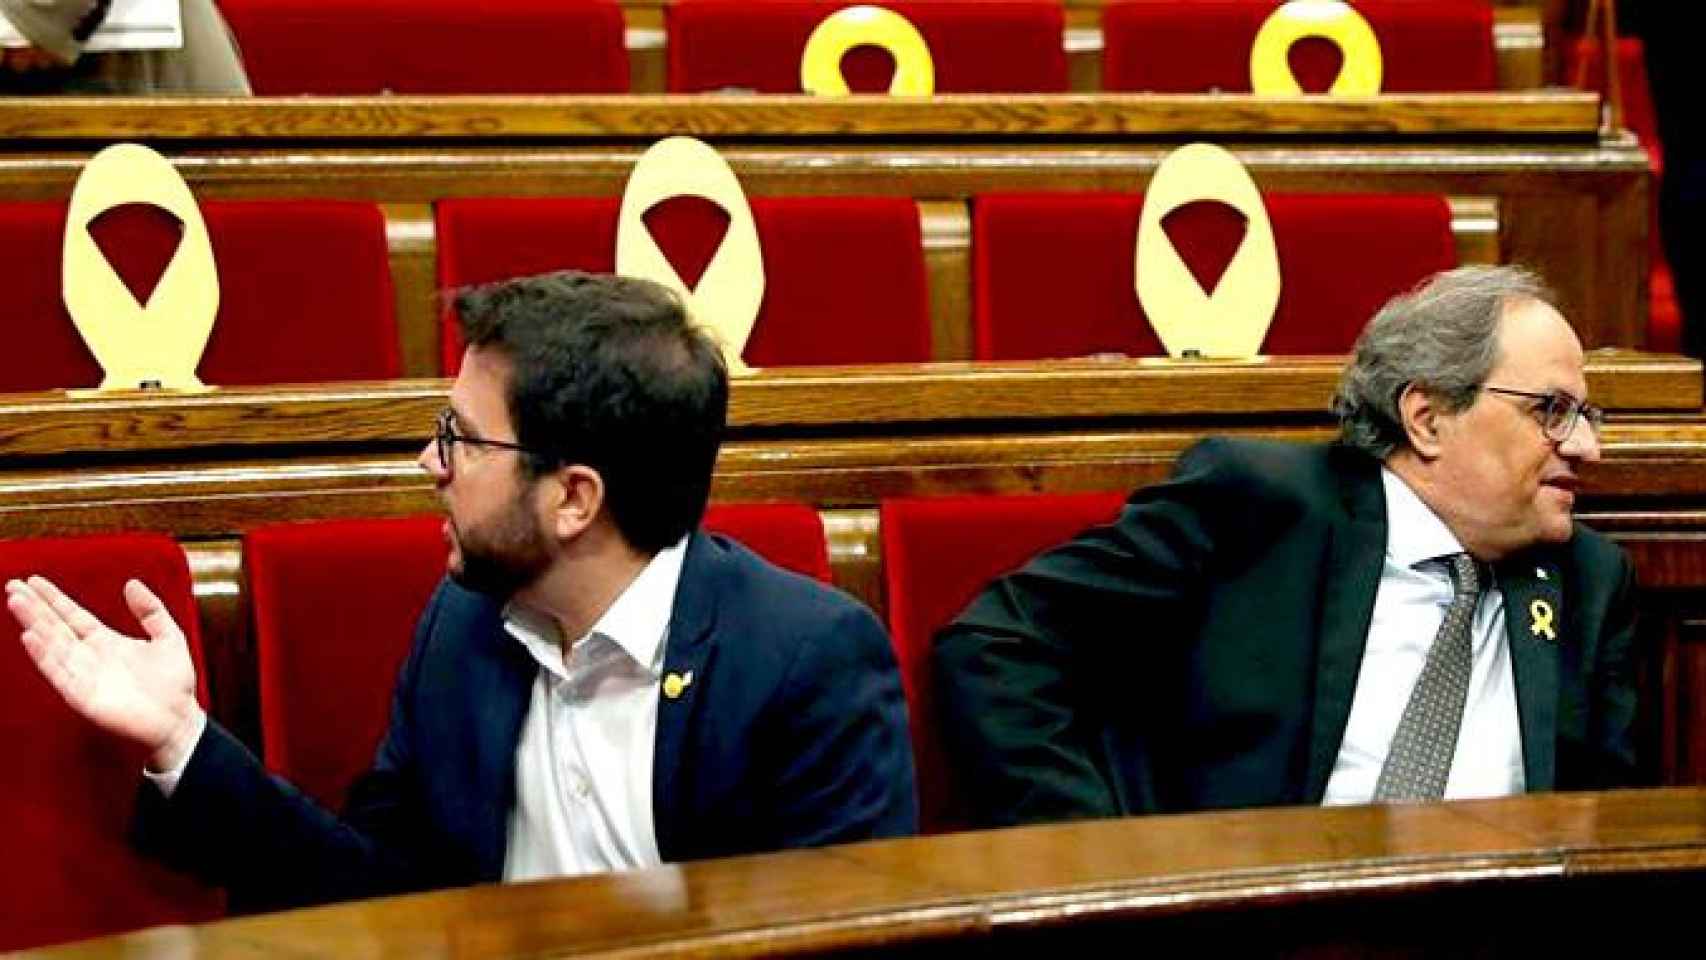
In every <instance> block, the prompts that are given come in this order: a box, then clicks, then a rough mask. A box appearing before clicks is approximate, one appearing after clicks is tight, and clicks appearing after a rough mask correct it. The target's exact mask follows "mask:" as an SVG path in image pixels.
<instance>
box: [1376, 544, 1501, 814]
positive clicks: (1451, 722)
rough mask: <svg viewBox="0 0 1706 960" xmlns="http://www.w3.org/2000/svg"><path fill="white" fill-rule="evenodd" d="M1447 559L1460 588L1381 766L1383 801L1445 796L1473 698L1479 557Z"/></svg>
mask: <svg viewBox="0 0 1706 960" xmlns="http://www.w3.org/2000/svg"><path fill="white" fill-rule="evenodd" d="M1447 559H1448V560H1449V561H1450V565H1451V582H1452V585H1453V588H1454V594H1453V596H1452V599H1451V606H1450V608H1448V609H1447V610H1446V611H1445V622H1444V623H1442V624H1440V625H1439V633H1438V634H1436V635H1435V636H1434V643H1433V647H1432V648H1431V649H1430V650H1428V660H1427V663H1426V664H1425V665H1423V667H1422V675H1421V677H1419V678H1418V679H1417V680H1416V689H1415V690H1413V691H1411V693H1410V702H1409V703H1407V704H1405V705H1404V715H1403V717H1402V718H1400V719H1399V721H1398V731H1397V733H1396V734H1394V735H1393V737H1392V749H1391V751H1390V752H1389V753H1387V754H1386V763H1385V764H1384V765H1383V766H1382V767H1381V768H1380V780H1379V781H1378V782H1377V783H1375V785H1374V799H1375V800H1376V801H1377V802H1386V801H1394V800H1438V799H1439V798H1441V797H1443V796H1445V782H1446V780H1447V779H1448V778H1449V777H1450V775H1451V758H1452V755H1453V754H1454V753H1456V751H1457V733H1458V729H1459V728H1460V727H1461V726H1462V724H1463V705H1464V702H1465V701H1466V700H1468V698H1469V672H1470V665H1471V664H1472V663H1473V662H1474V651H1473V649H1472V647H1471V643H1470V639H1469V627H1470V624H1471V623H1472V622H1473V621H1474V619H1475V604H1476V602H1477V601H1479V600H1480V599H1481V576H1480V571H1479V569H1478V568H1477V567H1476V564H1475V560H1474V559H1473V558H1472V557H1470V556H1469V555H1468V554H1467V553H1458V554H1453V555H1452V556H1451V557H1449V558H1447Z"/></svg>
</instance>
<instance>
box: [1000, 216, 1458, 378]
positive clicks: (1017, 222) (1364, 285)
mask: <svg viewBox="0 0 1706 960" xmlns="http://www.w3.org/2000/svg"><path fill="white" fill-rule="evenodd" d="M1266 203H1267V208H1268V217H1269V220H1270V222H1271V223H1272V224H1273V228H1274V242H1275V244H1276V246H1277V248H1278V251H1279V259H1280V274H1281V278H1282V284H1283V286H1282V293H1281V294H1280V301H1279V307H1278V309H1277V311H1276V312H1275V316H1274V323H1273V326H1272V327H1270V328H1269V330H1268V337H1267V340H1266V341H1265V343H1264V344H1263V352H1264V353H1267V354H1274V355H1285V354H1322V353H1325V354H1337V353H1345V352H1347V351H1349V349H1350V347H1351V345H1352V344H1353V343H1355V341H1356V337H1357V334H1358V333H1360V332H1361V330H1362V327H1363V325H1364V324H1365V323H1367V321H1368V319H1369V317H1371V316H1372V315H1373V314H1374V311H1375V310H1376V309H1378V308H1379V307H1380V305H1381V304H1383V303H1385V302H1386V300H1387V299H1388V298H1390V297H1391V296H1392V295H1394V294H1396V293H1400V292H1402V291H1404V290H1407V289H1409V288H1410V287H1412V286H1414V285H1415V284H1416V282H1418V281H1419V280H1421V279H1422V278H1423V277H1426V276H1427V275H1429V274H1431V273H1433V272H1435V271H1438V270H1443V269H1447V268H1450V267H1453V266H1456V264H1457V249H1456V245H1455V241H1454V239H1453V237H1452V232H1451V210H1450V207H1449V205H1448V204H1447V203H1446V202H1445V200H1444V199H1443V198H1440V197H1429V196H1396V195H1393V196H1386V195H1358V194H1291V195H1276V196H1270V197H1267V198H1266ZM1142 209H1143V195H1142V194H1112V193H1050V194H1034V193H1032V194H984V195H981V196H978V197H976V198H975V199H974V201H973V207H972V286H973V303H974V305H973V312H974V322H975V327H976V331H975V332H976V354H977V357H978V359H981V360H1030V359H1038V358H1046V357H1077V356H1085V355H1088V354H1095V353H1123V354H1127V355H1130V356H1151V355H1158V354H1162V353H1164V352H1165V351H1163V349H1162V347H1161V342H1160V340H1159V339H1158V338H1157V337H1156V335H1155V333H1154V331H1153V330H1151V329H1150V326H1149V321H1148V318H1147V317H1146V316H1145V315H1144V313H1143V310H1142V308H1141V306H1140V305H1139V304H1138V300H1137V294H1136V288H1135V284H1134V269H1135V263H1134V258H1135V250H1136V244H1137V225H1138V218H1139V216H1140V214H1141V212H1142ZM1216 210H1219V211H1225V213H1226V214H1227V215H1229V216H1235V215H1236V214H1235V212H1234V211H1232V210H1231V208H1229V207H1225V206H1223V205H1219V204H1213V205H1206V206H1203V205H1190V206H1187V207H1182V208H1180V210H1179V211H1178V213H1179V214H1180V215H1182V216H1184V217H1185V219H1183V220H1181V221H1179V223H1178V225H1177V227H1176V228H1174V229H1170V230H1169V231H1168V235H1169V236H1170V237H1172V238H1173V240H1174V243H1175V246H1176V247H1177V248H1178V249H1179V251H1180V256H1181V257H1182V258H1183V259H1184V260H1185V262H1186V264H1187V265H1188V266H1191V267H1192V268H1193V271H1194V272H1197V273H1198V275H1199V276H1202V275H1205V274H1204V271H1206V275H1208V276H1215V275H1216V274H1217V271H1218V270H1219V269H1220V267H1221V266H1222V265H1223V264H1224V263H1225V260H1226V258H1228V257H1230V256H1231V253H1232V250H1233V249H1236V237H1241V236H1242V227H1239V228H1238V229H1239V233H1237V234H1235V235H1234V243H1233V245H1232V248H1231V249H1225V248H1224V247H1223V248H1222V249H1221V250H1220V251H1219V259H1218V261H1215V260H1214V258H1215V254H1216V251H1215V249H1214V246H1215V244H1214V243H1213V242H1212V241H1214V239H1215V238H1216V237H1215V231H1214V230H1212V229H1193V227H1197V226H1205V227H1206V226H1212V223H1208V222H1202V223H1193V221H1192V220H1191V219H1190V217H1191V216H1193V215H1195V214H1197V213H1203V214H1207V215H1209V216H1208V219H1209V220H1210V221H1212V220H1213V219H1214V217H1213V214H1214V212H1215V211H1216ZM1170 220H1171V218H1170V217H1169V219H1167V220H1163V224H1164V225H1165V226H1170V227H1171V226H1172V224H1171V223H1170ZM1240 220H1241V218H1240ZM1222 239H1224V237H1222ZM1038 278H1047V282H1039V279H1038Z"/></svg>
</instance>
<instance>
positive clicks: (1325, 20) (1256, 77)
mask: <svg viewBox="0 0 1706 960" xmlns="http://www.w3.org/2000/svg"><path fill="white" fill-rule="evenodd" d="M1305 37H1319V38H1321V39H1323V40H1330V41H1332V43H1333V45H1334V46H1336V47H1338V48H1339V53H1340V54H1342V55H1343V57H1344V61H1343V64H1342V65H1341V66H1340V67H1339V75H1338V77H1336V78H1335V79H1334V80H1333V85H1332V86H1331V87H1329V88H1328V89H1327V93H1328V94H1330V95H1333V96H1341V97H1344V96H1350V97H1371V96H1374V95H1375V94H1377V93H1379V92H1380V82H1381V74H1382V72H1383V71H1384V69H1385V65H1384V63H1383V62H1382V59H1381V55H1380V39H1379V38H1378V37H1376V36H1375V35H1374V28H1373V27H1371V26H1369V25H1368V21H1367V20H1364V19H1363V16H1362V14H1360V13H1358V12H1357V11H1356V8H1354V7H1352V6H1351V5H1350V4H1348V3H1345V2H1343V0H1290V2H1289V3H1285V4H1282V5H1281V6H1279V7H1278V8H1277V9H1275V10H1274V12H1273V13H1272V14H1269V16H1268V19H1267V20H1265V21H1263V23H1262V28H1261V29H1260V30H1259V31H1257V32H1256V40H1255V43H1254V44H1252V45H1251V47H1250V89H1251V90H1252V91H1254V92H1256V93H1259V94H1271V95H1277V96H1289V95H1295V94H1300V93H1302V92H1303V87H1302V85H1300V84H1299V83H1298V82H1297V77H1296V76H1294V75H1293V74H1292V72H1291V64H1290V62H1289V61H1287V59H1286V57H1287V55H1288V54H1289V53H1290V52H1291V46H1292V44H1294V43H1296V42H1297V41H1299V40H1302V39H1304V38H1305Z"/></svg>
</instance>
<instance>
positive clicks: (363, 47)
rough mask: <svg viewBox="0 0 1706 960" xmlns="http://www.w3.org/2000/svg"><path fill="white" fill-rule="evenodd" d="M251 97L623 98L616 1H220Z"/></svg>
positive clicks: (623, 55)
mask: <svg viewBox="0 0 1706 960" xmlns="http://www.w3.org/2000/svg"><path fill="white" fill-rule="evenodd" d="M220 8H221V9H223V10H224V11H225V15H226V18H227V19H228V20H229V21H230V24H231V30H232V32H233V33H234V34H236V36H237V41H238V44H239V45H240V46H241V47H242V50H243V62H244V65H245V66H246V67H247V69H248V71H249V80H250V83H251V84H252V85H253V87H254V90H255V93H257V94H263V95H281V94H302V93H310V94H344V95H359V94H375V93H384V92H390V93H413V94H445V93H622V92H625V91H626V90H627V89H628V54H627V50H626V48H625V47H624V45H623V21H622V9H621V7H620V6H619V5H618V4H617V3H616V2H615V0H503V2H502V3H467V2H465V0H221V2H220Z"/></svg>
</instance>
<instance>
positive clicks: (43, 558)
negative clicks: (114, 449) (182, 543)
mask: <svg viewBox="0 0 1706 960" xmlns="http://www.w3.org/2000/svg"><path fill="white" fill-rule="evenodd" d="M32 573H39V574H43V575H45V576H47V577H49V578H50V579H52V580H53V581H54V582H55V583H57V584H59V586H60V587H61V588H62V589H64V590H65V591H66V593H68V594H69V595H70V596H71V597H72V598H73V599H75V600H76V601H77V602H79V603H80V604H82V605H83V606H84V607H85V608H86V609H88V610H89V611H90V612H91V613H93V614H94V615H95V616H97V617H99V618H101V619H102V620H104V621H105V622H107V623H108V624H110V625H112V626H113V627H114V628H115V629H118V630H121V631H123V632H125V633H128V634H131V635H133V636H142V635H143V632H142V628H141V626H140V625H139V624H138V623H137V622H136V620H135V618H134V617H132V616H131V615H130V612H129V610H128V608H127V606H126V604H125V602H124V597H123V594H122V590H123V586H124V583H125V581H126V580H129V579H131V578H133V577H134V578H136V579H138V580H141V581H142V582H143V583H145V584H147V585H148V587H149V588H150V589H151V590H153V591H154V592H155V594H156V595H158V596H159V597H160V599H161V600H162V601H164V602H165V604H166V607H167V609H169V610H170V611H171V613H172V616H173V618H174V619H176V620H177V621H178V623H179V624H180V625H182V627H183V628H184V632H185V634H186V636H187V638H188V640H189V645H190V654H191V657H192V659H193V660H194V662H195V664H196V672H197V676H198V677H199V678H205V672H204V671H203V670H202V655H201V640H200V630H199V626H198V621H197V614H196V605H195V598H194V596H193V594H192V592H191V586H190V572H189V567H188V565H187V564H186V563H185V560H184V553H183V551H182V550H181V549H180V548H179V547H178V545H177V543H175V542H174V541H173V540H172V539H171V538H169V537H165V536H159V535H153V534H126V535H117V536H101V537H76V538H66V539H41V540H11V541H0V580H11V579H18V578H22V577H25V576H28V575H30V574H32ZM4 622H5V624H6V626H5V627H4V628H3V629H0V632H3V633H4V634H5V636H4V637H0V742H4V743H5V744H6V749H7V757H6V765H7V767H8V769H9V770H10V773H9V774H8V776H7V778H6V788H5V789H4V790H0V838H3V840H0V846H4V848H5V851H6V856H5V864H4V866H3V867H0V950H8V949H16V948H22V947H28V946H35V945H41V944H47V943H57V942H61V941H65V940H75V939H82V938H86V937H93V936H99V935H103V934H108V933H116V932H119V931H124V930H133V929H136V928H139V927H145V926H153V925H156V924H164V923H184V922H196V921H202V920H209V919H213V918H215V917H218V916H219V915H220V914H221V913H222V912H223V910H224V905H223V903H224V902H223V897H222V895H221V894H220V893H219V892H218V891H217V890H213V889H211V888H208V887H204V886H202V885H201V884H200V883H198V882H196V881H194V880H193V879H191V878H189V877H187V876H185V875H182V874H178V873H175V872H173V871H171V870H169V869H167V868H166V867H164V866H162V865H161V864H160V863H159V862H158V861H155V860H152V859H149V858H147V857H145V856H143V855H142V854H140V853H138V852H136V851H135V850H134V849H133V848H132V847H131V844H130V841H129V831H130V820H131V815H132V811H133V804H134V800H135V797H136V792H137V788H138V785H139V784H140V783H141V781H142V765H143V762H144V759H145V758H144V756H143V754H142V753H141V752H139V751H138V750H136V749H134V748H131V747H129V746H128V745H126V744H124V743H122V742H121V741H119V740H117V739H115V738H114V737H112V736H111V735H109V734H106V733H104V732H102V731H100V730H98V729H96V728H95V727H94V726H93V725H92V724H90V723H88V722H87V721H85V720H83V719H82V718H81V717H79V716H78V715H77V714H75V713H73V712H72V710H71V708H69V707H67V706H66V705H65V702H64V701H63V700H62V699H61V698H60V696H59V694H58V693H57V692H56V691H54V689H53V688H52V687H50V686H49V685H48V683H47V681H46V680H44V679H42V677H41V674H40V673H38V672H37V670H36V668H35V665H34V664H32V663H30V662H29V657H28V655H27V654H26V653H25V652H24V648H23V645H22V644H21V643H19V641H18V633H19V631H18V628H17V626H16V624H15V623H13V621H12V618H11V616H10V615H7V616H6V617H5V620H4ZM200 693H201V699H202V702H203V703H204V704H205V703H206V702H207V697H206V683H205V679H203V682H202V683H201V690H200Z"/></svg>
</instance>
